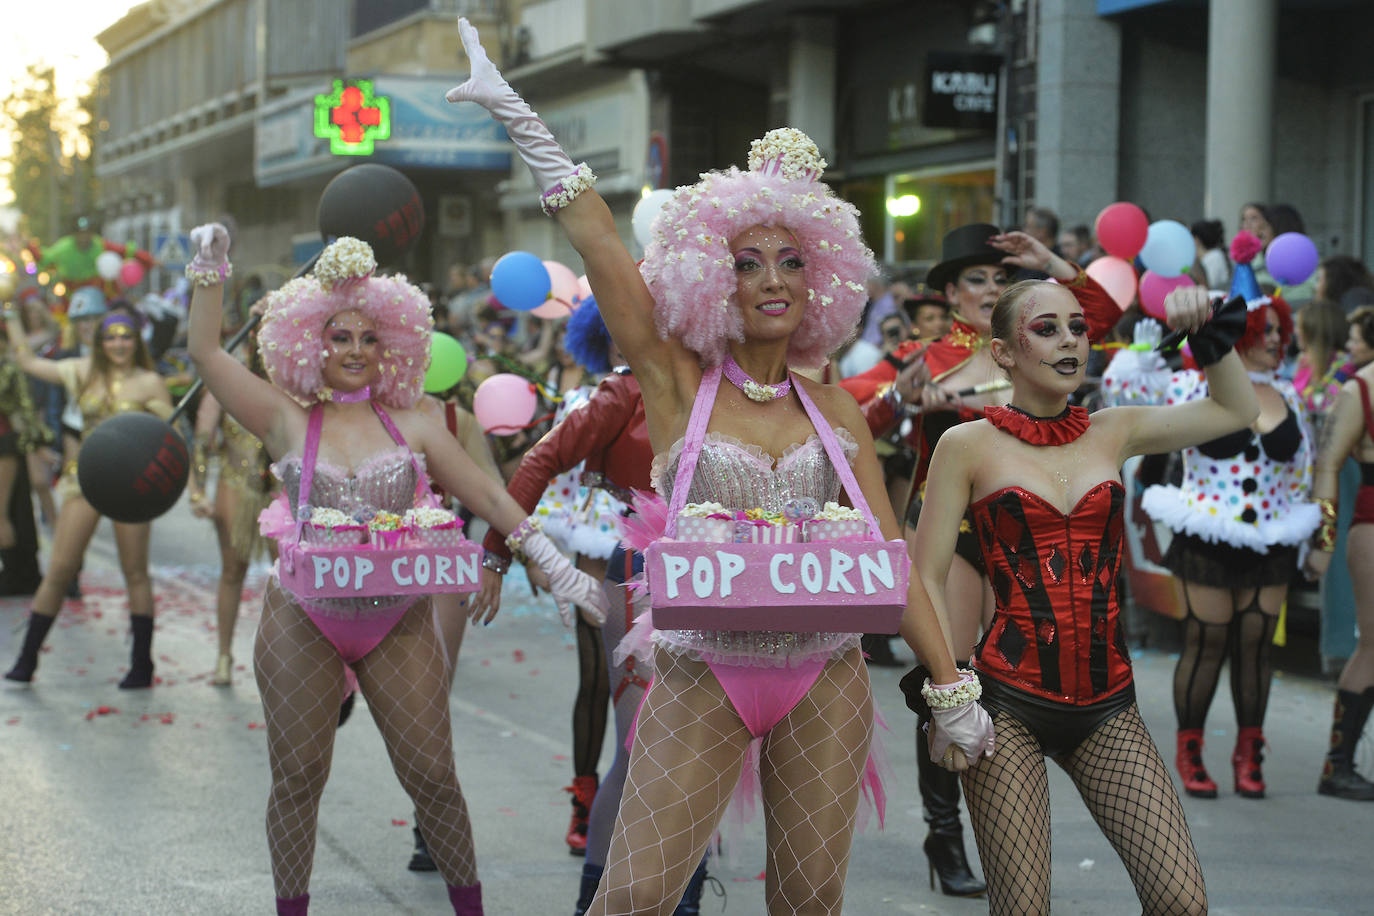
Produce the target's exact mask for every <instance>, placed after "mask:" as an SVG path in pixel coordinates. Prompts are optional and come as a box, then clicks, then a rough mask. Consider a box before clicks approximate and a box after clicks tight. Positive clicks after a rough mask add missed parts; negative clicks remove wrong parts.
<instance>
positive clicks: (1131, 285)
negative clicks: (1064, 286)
mask: <svg viewBox="0 0 1374 916" xmlns="http://www.w3.org/2000/svg"><path fill="white" fill-rule="evenodd" d="M1085 272H1086V273H1087V275H1088V276H1090V277H1092V278H1093V279H1094V280H1096V281H1097V282H1098V283H1100V284H1101V285H1102V288H1103V289H1105V290H1106V291H1107V294H1108V295H1109V296H1111V297H1112V301H1113V302H1115V303H1116V304H1117V305H1119V306H1121V307H1122V308H1123V309H1126V308H1130V305H1131V300H1132V299H1134V298H1135V268H1134V267H1132V266H1131V265H1130V263H1129V262H1127V261H1123V260H1121V259H1120V258H1098V259H1096V260H1095V261H1093V262H1092V263H1091V264H1089V265H1088V266H1087V268H1086V270H1085Z"/></svg>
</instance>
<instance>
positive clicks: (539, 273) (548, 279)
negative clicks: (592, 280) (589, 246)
mask: <svg viewBox="0 0 1374 916" xmlns="http://www.w3.org/2000/svg"><path fill="white" fill-rule="evenodd" d="M585 283H586V278H585V277H582V278H579V277H578V276H577V274H575V273H573V272H572V271H571V270H570V269H569V268H567V267H565V266H564V265H562V264H560V263H558V262H557V261H541V260H540V259H539V256H538V255H535V254H531V253H530V252H528V251H509V252H507V253H506V254H504V255H502V256H501V259H500V260H499V261H497V262H496V264H495V266H494V267H492V269H491V294H492V295H493V296H495V297H496V301H497V302H499V303H501V304H502V305H503V306H505V307H506V308H508V309H511V310H513V311H517V312H529V313H530V314H532V315H536V316H538V317H539V318H550V319H552V318H567V317H568V316H569V315H571V314H572V312H573V309H575V308H577V306H578V304H579V303H580V302H581V301H582V300H583V299H584V298H586V296H587V295H590V293H591V289H590V288H587V289H586V291H585V292H583V286H584V285H585Z"/></svg>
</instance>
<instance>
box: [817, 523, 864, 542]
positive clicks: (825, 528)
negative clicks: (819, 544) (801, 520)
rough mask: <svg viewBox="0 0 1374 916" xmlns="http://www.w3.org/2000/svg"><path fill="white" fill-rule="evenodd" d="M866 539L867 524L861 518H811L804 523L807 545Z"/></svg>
mask: <svg viewBox="0 0 1374 916" xmlns="http://www.w3.org/2000/svg"><path fill="white" fill-rule="evenodd" d="M867 537H868V523H867V522H865V521H864V520H863V519H861V518H844V519H822V518H813V519H808V520H807V522H806V540H807V542H808V543H810V542H813V541H862V540H864V539H865V538H867Z"/></svg>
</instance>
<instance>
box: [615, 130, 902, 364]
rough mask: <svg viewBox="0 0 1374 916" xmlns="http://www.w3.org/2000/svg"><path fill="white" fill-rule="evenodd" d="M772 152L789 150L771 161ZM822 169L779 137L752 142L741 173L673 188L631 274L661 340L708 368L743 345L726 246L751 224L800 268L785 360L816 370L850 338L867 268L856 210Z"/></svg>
mask: <svg viewBox="0 0 1374 916" xmlns="http://www.w3.org/2000/svg"><path fill="white" fill-rule="evenodd" d="M771 144H790V145H791V147H792V148H791V149H789V150H788V151H787V152H785V153H781V154H778V153H777V152H776V151H775V149H774V148H773V147H772V146H771ZM770 154H772V155H770ZM824 168H825V160H823V159H821V158H820V155H819V152H818V151H817V150H816V147H815V145H814V144H813V143H811V141H810V139H809V138H807V137H806V136H805V135H804V134H802V133H801V132H800V131H795V130H789V129H783V130H779V131H772V132H770V134H769V137H768V138H765V139H764V140H756V141H754V144H753V147H752V149H751V150H750V153H749V170H748V171H745V172H741V171H740V170H739V169H738V168H736V167H734V166H731V167H730V168H729V169H728V170H726V171H724V172H707V173H705V174H703V175H702V176H701V180H700V181H698V182H697V183H696V184H694V185H690V186H688V187H682V188H678V189H677V191H676V192H675V193H674V194H673V196H672V197H671V198H670V199H669V200H668V202H667V203H666V204H664V205H663V209H662V210H661V211H660V212H659V214H658V217H657V218H656V219H655V220H654V223H653V228H652V236H653V238H652V240H651V241H650V242H649V245H648V247H647V248H646V249H645V251H644V262H643V264H642V266H641V268H640V270H641V272H642V273H643V275H644V281H645V282H646V283H647V284H648V286H649V291H650V292H651V293H652V294H653V297H654V307H655V310H654V318H655V322H656V324H657V326H658V331H659V333H660V334H661V335H662V336H663V337H665V338H667V337H675V338H677V339H679V340H680V341H681V342H682V344H683V345H684V346H685V347H687V348H688V349H689V350H693V351H695V352H696V353H697V354H698V355H700V357H701V360H702V363H703V364H705V365H707V366H713V365H717V364H718V363H720V361H721V360H722V359H723V358H724V355H725V347H726V341H729V340H734V341H742V340H743V339H744V325H743V320H742V318H741V316H740V311H739V308H738V306H737V303H736V302H735V287H736V283H737V281H738V277H737V275H736V272H735V259H734V255H733V254H732V252H731V251H730V240H731V239H733V238H735V237H736V236H738V235H739V234H740V233H741V232H743V231H744V230H745V229H748V228H750V227H752V226H777V227H782V228H785V229H787V231H788V232H790V233H791V235H792V237H793V238H794V239H796V241H797V242H798V243H799V245H800V247H801V252H802V256H803V259H804V261H805V264H806V268H805V279H806V286H807V295H808V302H807V306H806V317H805V318H804V319H803V320H802V322H801V325H800V326H799V327H798V328H797V330H796V331H795V332H794V333H793V335H792V342H791V347H790V349H789V351H788V362H789V363H790V364H791V365H793V366H796V367H800V368H817V367H819V366H822V365H824V364H825V361H826V359H827V357H829V355H830V354H831V353H833V352H834V351H836V350H838V349H839V348H840V347H841V346H842V345H843V344H844V343H845V342H847V341H848V340H849V338H850V337H852V336H853V335H854V333H855V331H856V330H857V325H858V323H859V316H860V315H861V314H862V313H863V308H864V304H865V303H866V302H867V300H868V293H867V289H866V286H865V281H867V280H868V278H869V277H870V276H871V275H872V274H873V273H874V272H875V270H876V265H875V264H874V262H873V253H872V252H871V251H869V250H868V246H867V245H865V244H864V242H863V236H862V235H861V233H860V229H859V218H858V217H859V212H858V210H856V209H855V208H854V205H853V204H850V203H848V202H847V201H843V200H840V199H838V198H837V197H835V195H834V194H833V193H832V192H831V191H830V189H829V188H828V187H827V186H826V185H825V184H823V183H822V182H821V180H820V176H821V170H822V169H824Z"/></svg>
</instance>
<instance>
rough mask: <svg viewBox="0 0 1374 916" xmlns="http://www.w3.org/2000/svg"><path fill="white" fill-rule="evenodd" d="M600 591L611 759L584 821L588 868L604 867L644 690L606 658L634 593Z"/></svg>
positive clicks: (628, 619) (610, 586) (611, 587)
mask: <svg viewBox="0 0 1374 916" xmlns="http://www.w3.org/2000/svg"><path fill="white" fill-rule="evenodd" d="M601 589H602V591H603V592H604V593H605V595H606V605H607V607H609V608H610V610H609V611H608V612H607V613H606V622H605V623H603V624H602V625H601V639H602V641H603V644H604V645H605V647H606V650H607V652H606V671H607V673H608V675H609V682H610V686H611V697H612V700H613V702H614V711H615V759H614V761H613V762H612V763H611V768H610V769H609V770H607V771H606V775H605V776H604V777H603V778H602V780H601V787H600V788H599V789H597V790H596V801H594V802H593V803H592V813H591V817H590V818H589V819H588V821H587V863H588V864H589V865H604V864H605V863H606V852H607V850H608V849H609V848H610V845H611V832H612V830H613V829H614V828H615V815H616V810H617V809H618V808H619V807H620V796H621V793H622V792H623V791H624V789H625V773H626V771H627V770H628V769H629V764H630V752H629V751H628V750H626V749H625V742H626V740H627V739H628V738H629V736H630V726H631V725H632V724H633V723H634V717H635V710H637V709H639V701H640V699H641V698H642V697H643V696H644V688H643V687H642V686H640V685H639V684H638V683H637V682H636V681H637V680H639V678H632V677H631V676H630V672H628V671H627V670H626V668H625V663H622V664H620V665H617V664H615V661H614V660H613V659H612V658H611V657H610V656H611V653H612V652H614V650H615V647H616V646H618V645H620V641H621V640H622V639H624V638H625V632H626V630H627V629H628V627H629V625H630V624H631V623H632V622H633V621H632V614H633V605H631V604H630V602H632V601H634V600H635V593H634V592H633V591H631V590H630V589H627V588H625V587H624V586H622V585H619V584H618V583H615V582H610V581H607V582H603V583H602V584H601ZM640 592H641V597H640V598H639V601H640V602H641V603H647V602H646V599H645V598H644V597H642V594H643V592H642V590H640ZM630 661H634V665H635V669H636V673H638V671H639V669H641V668H643V667H644V665H643V664H641V663H640V662H639V661H638V660H635V659H633V658H630V659H626V663H628V662H630Z"/></svg>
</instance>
